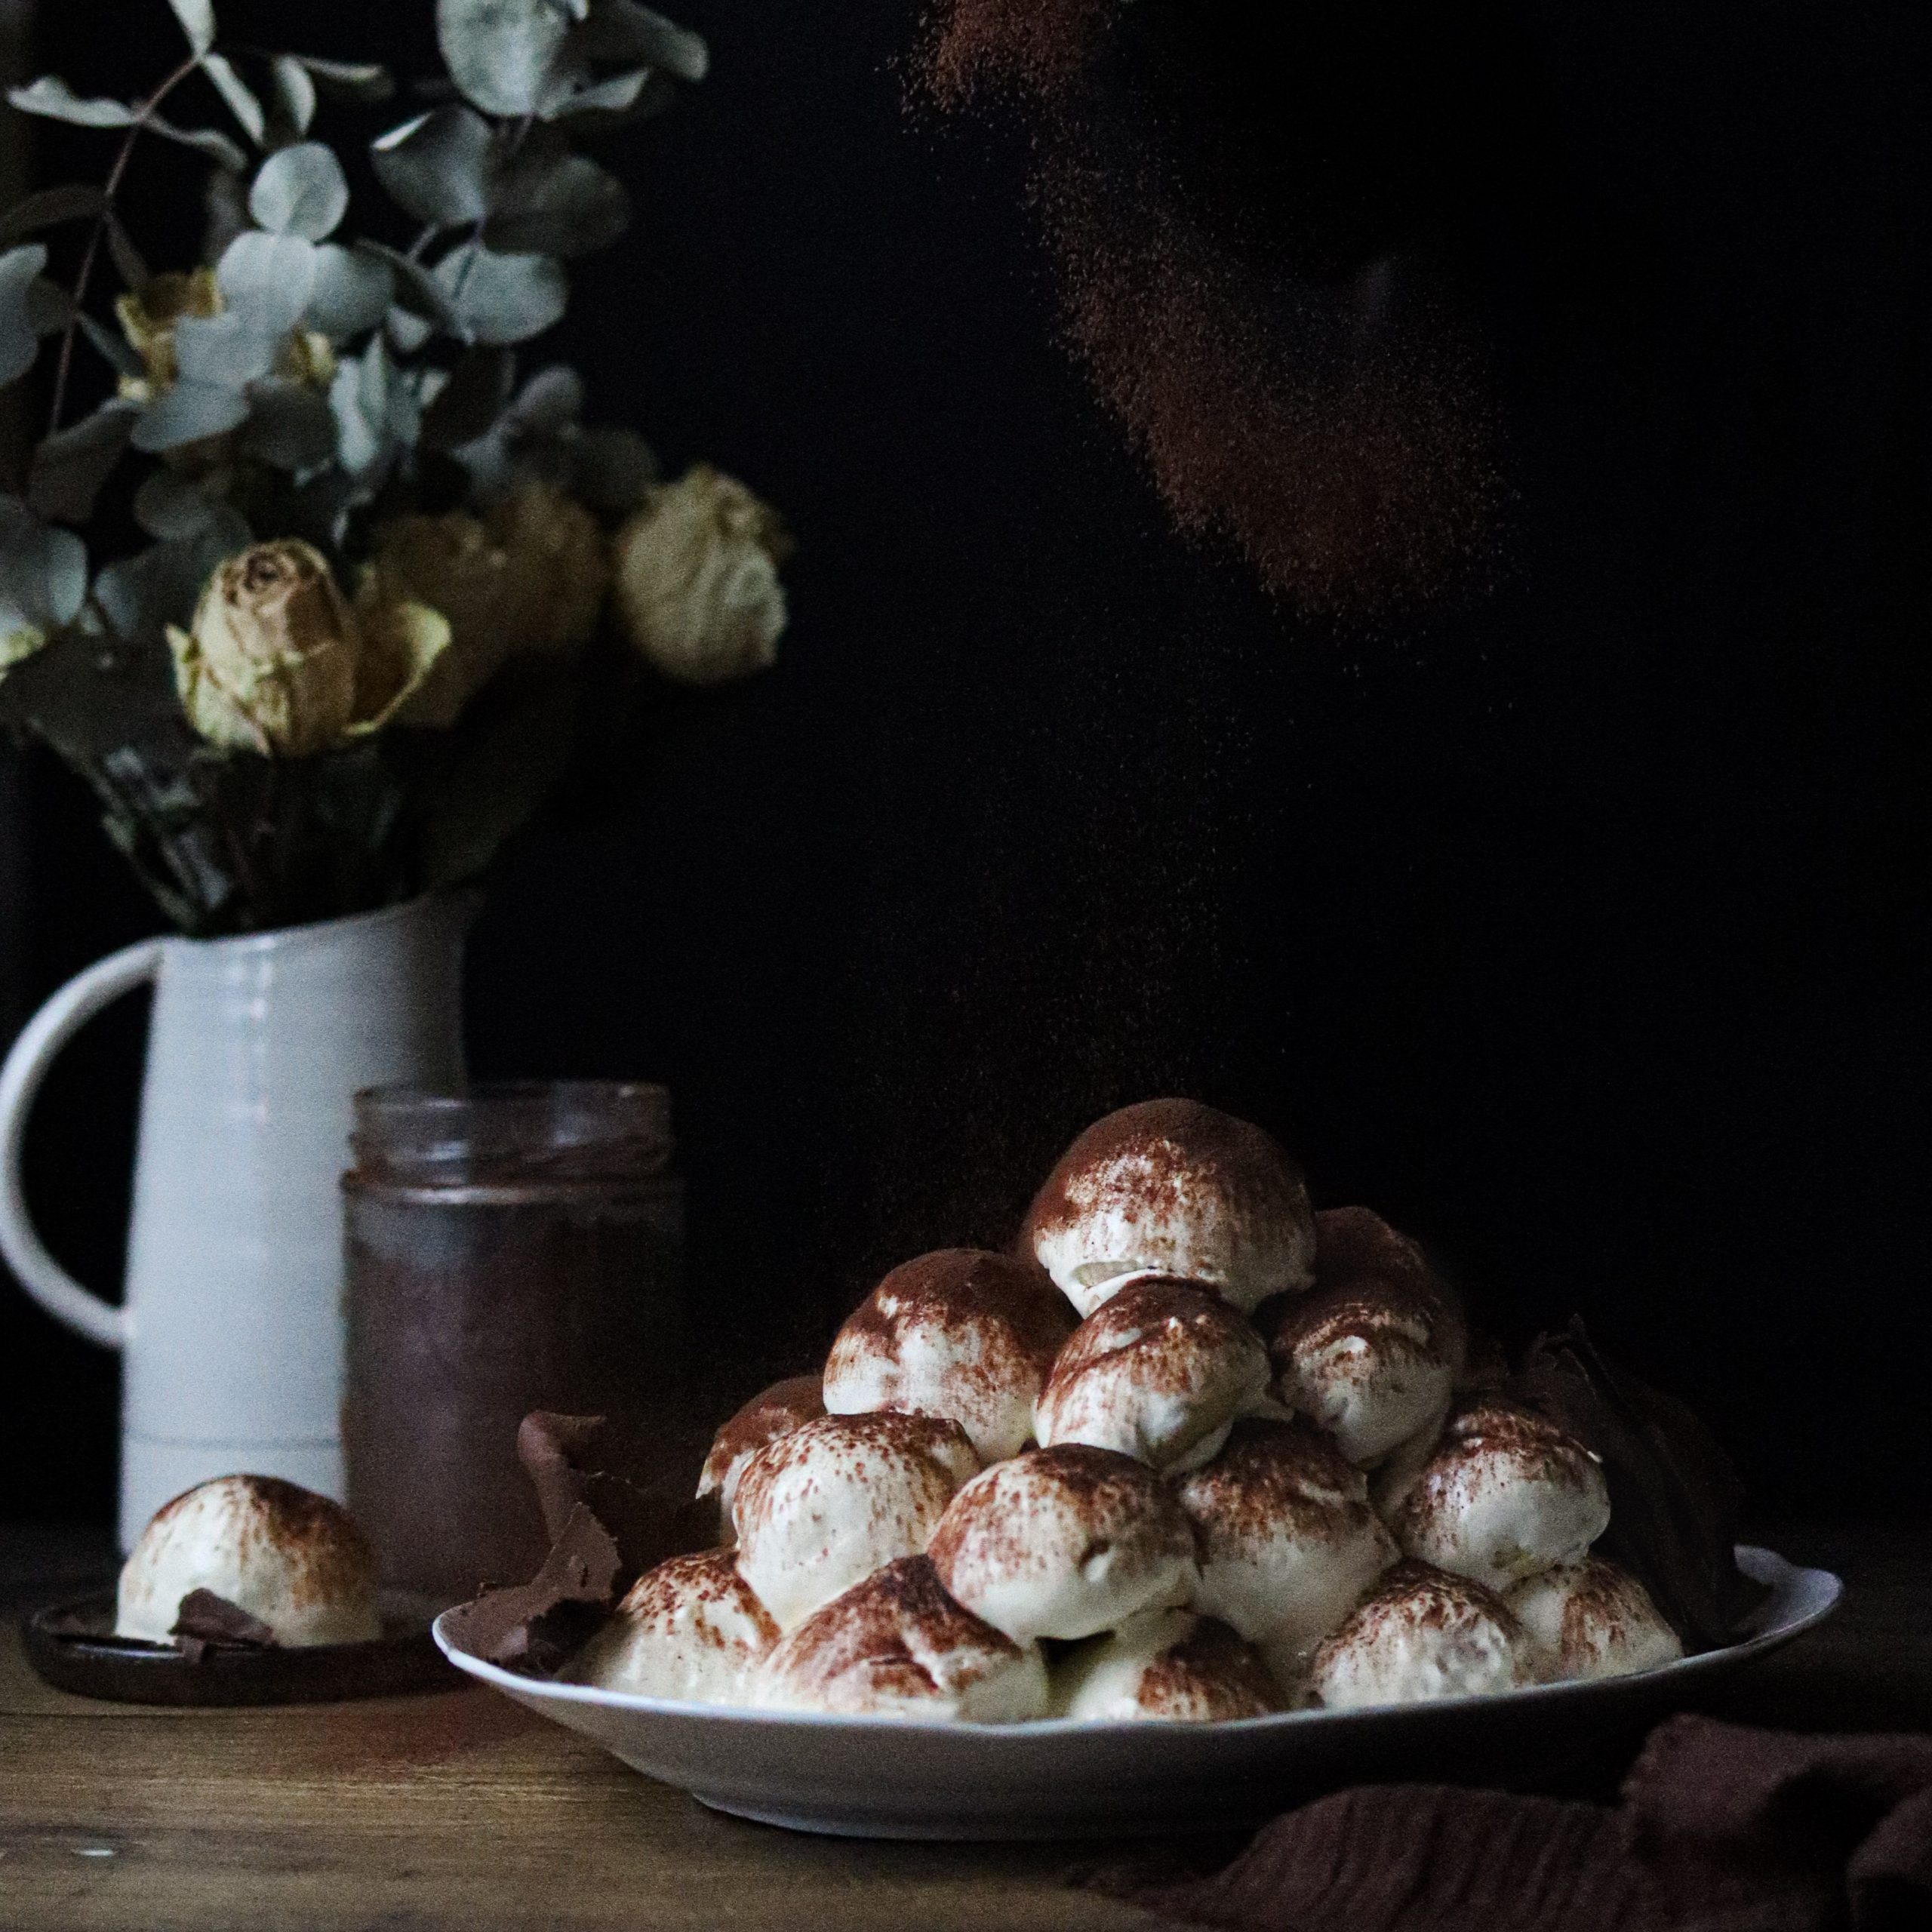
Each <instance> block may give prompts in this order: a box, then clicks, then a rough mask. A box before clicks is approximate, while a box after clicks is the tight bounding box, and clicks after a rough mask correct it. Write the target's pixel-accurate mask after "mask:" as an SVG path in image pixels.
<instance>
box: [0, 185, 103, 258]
mask: <svg viewBox="0 0 1932 1932" xmlns="http://www.w3.org/2000/svg"><path fill="white" fill-rule="evenodd" d="M106 205H107V197H106V195H105V194H104V193H103V192H102V191H101V190H100V189H98V188H97V187H95V186H94V185H93V184H92V183H91V182H86V181H70V182H69V183H66V185H65V186H63V187H59V188H42V189H40V191H39V192H38V193H37V194H32V195H28V196H26V198H25V199H24V200H23V201H18V202H15V203H14V205H13V206H12V207H11V208H9V209H8V211H7V212H6V214H5V216H4V217H0V247H4V246H7V245H11V244H12V243H14V242H17V241H18V240H19V239H20V237H21V236H22V235H31V234H32V233H33V232H34V231H35V229H41V228H54V227H57V226H58V225H59V224H60V223H62V222H63V221H85V220H90V219H91V218H92V217H94V216H95V215H97V214H100V211H101V210H102V209H103V208H106Z"/></svg>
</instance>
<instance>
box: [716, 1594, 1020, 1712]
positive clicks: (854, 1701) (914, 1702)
mask: <svg viewBox="0 0 1932 1932" xmlns="http://www.w3.org/2000/svg"><path fill="white" fill-rule="evenodd" d="M753 1695H754V1697H755V1701H756V1702H757V1703H758V1704H760V1705H761V1706H765V1707H767V1708H769V1709H777V1710H799V1711H830V1712H841V1713H844V1714H845V1715H852V1716H871V1717H896V1718H915V1719H923V1720H926V1721H931V1720H933V1719H935V1718H938V1719H942V1720H964V1721H968V1722H973V1723H980V1724H1011V1723H1018V1722H1021V1721H1024V1720H1026V1718H1036V1717H1039V1716H1041V1715H1043V1714H1044V1712H1045V1709H1046V1703H1047V1670H1046V1663H1045V1661H1044V1659H1043V1658H1042V1657H1041V1654H1040V1650H1039V1647H1038V1644H1016V1643H1014V1642H1013V1641H1012V1640H1011V1638H1007V1637H1004V1636H1002V1635H1001V1634H1000V1632H998V1631H997V1630H995V1629H993V1628H992V1626H991V1625H990V1624H988V1623H983V1622H982V1621H981V1620H980V1619H979V1618H978V1617H975V1616H974V1615H973V1614H972V1613H971V1611H968V1610H966V1609H964V1608H963V1607H961V1605H960V1604H957V1603H955V1601H953V1599H952V1598H951V1597H949V1595H947V1594H946V1591H945V1590H944V1589H943V1588H942V1587H941V1586H940V1580H939V1578H938V1577H937V1574H935V1572H934V1568H933V1565H932V1564H931V1561H930V1560H929V1559H928V1558H926V1557H924V1556H913V1557H905V1558H900V1559H899V1560H898V1561H896V1562H893V1563H889V1564H887V1565H886V1566H885V1567H884V1569H882V1570H880V1571H876V1572H875V1574H873V1575H872V1576H870V1577H866V1579H865V1580H863V1582H861V1583H857V1584H854V1586H853V1587H852V1588H851V1589H849V1590H848V1591H846V1592H844V1595H841V1596H839V1597H837V1598H835V1599H834V1600H833V1601H832V1602H830V1603H829V1604H826V1605H824V1606H823V1607H822V1608H821V1609H820V1610H818V1611H816V1612H815V1613H814V1614H813V1615H812V1616H811V1617H808V1618H807V1619H806V1620H805V1621H804V1623H801V1624H800V1625H799V1626H798V1628H797V1629H795V1630H794V1631H792V1632H791V1633H790V1634H789V1635H788V1636H786V1638H784V1639H783V1641H781V1642H780V1644H778V1646H777V1648H776V1649H774V1651H772V1652H771V1655H770V1656H769V1657H767V1658H766V1660H764V1663H763V1665H762V1666H760V1668H759V1669H758V1673H757V1675H756V1678H755V1682H754V1684H753Z"/></svg>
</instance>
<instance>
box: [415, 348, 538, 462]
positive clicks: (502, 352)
mask: <svg viewBox="0 0 1932 1932" xmlns="http://www.w3.org/2000/svg"><path fill="white" fill-rule="evenodd" d="M515 374H516V360H515V357H514V356H512V355H511V353H510V352H509V350H508V349H471V350H470V351H469V352H468V353H467V354H466V355H464V356H463V358H462V360H461V361H459V362H458V363H457V365H456V367H455V368H454V369H453V370H451V371H450V377H449V380H448V382H446V383H444V385H443V386H442V387H441V389H438V391H437V392H436V395H435V400H434V401H432V402H431V403H430V404H429V406H428V407H427V408H426V409H425V410H424V411H423V432H422V438H421V445H422V447H423V448H424V449H426V450H453V449H455V448H458V447H459V446H460V445H462V444H464V443H467V442H472V441H475V438H477V437H478V436H480V435H483V434H485V432H486V431H488V429H489V427H490V426H491V424H492V423H494V422H495V421H496V420H497V417H498V416H499V415H500V414H502V413H503V405H504V404H506V402H508V401H509V397H510V384H511V383H512V380H514V378H515Z"/></svg>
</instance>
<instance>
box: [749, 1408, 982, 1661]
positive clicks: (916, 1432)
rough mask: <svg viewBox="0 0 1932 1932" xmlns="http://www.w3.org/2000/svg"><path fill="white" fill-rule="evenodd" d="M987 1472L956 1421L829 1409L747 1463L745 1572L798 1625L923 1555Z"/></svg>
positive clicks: (781, 1621) (779, 1615)
mask: <svg viewBox="0 0 1932 1932" xmlns="http://www.w3.org/2000/svg"><path fill="white" fill-rule="evenodd" d="M979 1468H980V1459H979V1457H977V1455H975V1454H974V1453H973V1445H972V1443H971V1441H969V1440H968V1437H967V1435H966V1432H965V1431H964V1429H961V1427H960V1426H959V1425H958V1423H956V1422H949V1421H944V1420H940V1419H938V1418H936V1417H931V1416H903V1415H878V1416H820V1417H818V1418H817V1420H815V1421H812V1422H808V1423H805V1424H804V1426H802V1427H801V1428H798V1429H793V1430H792V1432H790V1433H789V1435H780V1436H777V1437H774V1438H773V1440H772V1441H769V1442H768V1443H767V1444H765V1445H764V1447H763V1448H762V1449H761V1450H759V1451H758V1453H757V1454H756V1455H755V1456H754V1457H752V1459H751V1460H750V1462H749V1463H747V1464H746V1468H745V1472H744V1474H743V1476H742V1477H741V1478H740V1480H739V1483H738V1492H737V1499H736V1500H735V1502H734V1504H733V1506H732V1510H731V1519H732V1522H733V1524H734V1526H735V1527H736V1528H737V1533H738V1556H737V1562H738V1567H739V1569H740V1571H743V1574H744V1577H745V1580H746V1582H747V1583H749V1584H750V1585H751V1586H752V1589H754V1590H755V1592H757V1593H758V1599H759V1601H761V1602H762V1603H763V1604H764V1606H765V1607H766V1608H767V1609H768V1611H770V1612H771V1614H772V1616H773V1617H775V1618H776V1619H777V1622H778V1625H779V1627H780V1629H788V1630H789V1629H790V1628H791V1627H792V1625H793V1624H795V1623H799V1622H801V1621H802V1620H804V1618H806V1617H809V1616H811V1614H812V1612H813V1611H815V1610H817V1609H818V1608H819V1607H820V1605H821V1604H826V1603H829V1602H830V1601H831V1600H832V1598H834V1597H835V1596H837V1595H839V1594H840V1593H841V1592H842V1591H844V1590H847V1589H850V1588H851V1586H852V1585H853V1584H854V1583H858V1582H859V1581H860V1580H862V1579H863V1578H864V1577H869V1576H870V1575H871V1574H872V1572H873V1571H875V1570H878V1569H881V1568H882V1567H884V1565H885V1564H888V1563H890V1562H891V1561H893V1560H894V1558H896V1557H900V1556H915V1555H923V1554H924V1550H925V1547H926V1545H927V1544H928V1543H929V1542H930V1541H931V1539H932V1534H933V1531H934V1530H936V1529H937V1527H939V1521H940V1518H941V1517H942V1516H943V1515H945V1513H946V1505H947V1504H948V1503H950V1502H951V1501H952V1498H953V1495H954V1493H955V1491H957V1490H958V1488H959V1487H960V1485H961V1484H962V1483H964V1482H965V1481H968V1478H971V1477H972V1476H974V1475H977V1474H978V1472H979Z"/></svg>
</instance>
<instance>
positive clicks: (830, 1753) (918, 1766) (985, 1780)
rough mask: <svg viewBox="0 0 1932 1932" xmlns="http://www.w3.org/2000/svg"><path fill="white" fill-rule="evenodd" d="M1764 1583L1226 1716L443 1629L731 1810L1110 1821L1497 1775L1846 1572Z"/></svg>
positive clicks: (451, 1651) (1187, 1824)
mask: <svg viewBox="0 0 1932 1932" xmlns="http://www.w3.org/2000/svg"><path fill="white" fill-rule="evenodd" d="M1737 1556H1738V1561H1739V1563H1740V1564H1741V1566H1742V1567H1743V1569H1744V1571H1745V1572H1746V1574H1748V1575H1749V1576H1750V1577H1753V1578H1755V1579H1756V1580H1758V1582H1760V1583H1765V1584H1767V1585H1769V1586H1770V1597H1769V1598H1768V1599H1767V1601H1766V1602H1765V1603H1764V1605H1763V1606H1762V1607H1761V1609H1760V1610H1759V1611H1758V1614H1757V1616H1756V1617H1755V1620H1754V1622H1753V1627H1752V1632H1751V1634H1750V1635H1749V1636H1747V1637H1746V1638H1744V1639H1743V1641H1741V1642H1739V1643H1737V1644H1732V1645H1730V1647H1728V1648H1727V1649H1724V1650H1721V1651H1707V1652H1706V1653H1705V1654H1703V1656H1701V1657H1687V1658H1685V1659H1684V1660H1682V1661H1681V1663H1673V1664H1667V1665H1666V1666H1664V1667H1663V1669H1660V1670H1652V1671H1646V1672H1643V1673H1642V1674H1641V1675H1638V1676H1635V1677H1620V1678H1609V1679H1607V1680H1605V1681H1601V1682H1599V1683H1594V1684H1543V1685H1539V1686H1537V1687H1535V1688H1534V1689H1531V1690H1512V1691H1509V1692H1507V1693H1505V1694H1502V1695H1500V1696H1492V1697H1462V1698H1456V1699H1452V1700H1448V1701H1446V1702H1444V1703H1432V1704H1401V1705H1395V1706H1389V1707H1387V1708H1386V1709H1376V1710H1366V1711H1320V1710H1315V1711H1292V1712H1286V1713H1284V1714H1283V1715H1280V1716H1278V1717H1266V1718H1244V1719H1242V1720H1241V1721H1239V1722H1238V1723H1230V1724H1160V1723H1140V1724H1084V1723H1074V1722H1070V1721H1066V1720H1064V1719H1063V1720H1059V1721H1053V1722H1048V1723H1040V1724H917V1723H910V1722H907V1721H904V1720H903V1719H899V1718H843V1717H819V1716H814V1715H794V1714H792V1713H791V1712H786V1713H783V1714H782V1715H781V1714H780V1713H777V1712H765V1711H750V1710H737V1709H729V1708H726V1707H724V1706H718V1705H715V1704H687V1703H670V1702H668V1701H666V1700H663V1699H660V1698H655V1697H625V1696H623V1695H621V1694H618V1693H617V1692H614V1691H608V1690H594V1689H592V1688H589V1687H587V1686H585V1685H582V1684H551V1683H546V1682H545V1681H543V1680H541V1679H540V1678H529V1677H521V1676H519V1675H517V1674H516V1672H514V1671H509V1670H503V1669H500V1668H499V1667H498V1666H496V1665H494V1664H490V1663H485V1662H484V1661H483V1660H481V1658H479V1657H471V1656H469V1655H468V1654H466V1653H465V1652H464V1651H460V1650H459V1649H457V1647H455V1645H454V1644H452V1643H451V1641H450V1638H449V1636H448V1632H447V1630H446V1628H445V1626H446V1624H447V1623H448V1618H447V1617H442V1618H439V1619H438V1621H437V1623H436V1626H435V1637H436V1641H437V1643H438V1644H439V1645H440V1646H441V1648H442V1651H443V1654H445V1656H446V1657H448V1659H449V1660H450V1661H451V1663H453V1664H454V1665H455V1666H457V1668H458V1669H460V1670H464V1671H467V1672H469V1675H471V1676H472V1677H475V1678H480V1679H481V1681H483V1682H484V1683H485V1684H491V1685H493V1686H494V1687H495V1688H496V1689H497V1690H500V1691H502V1692H503V1694H505V1696H506V1697H514V1698H515V1700H517V1702H518V1703H520V1704H527V1705H528V1706H529V1707H530V1709H532V1710H533V1711H537V1712H541V1713H542V1714H543V1715H544V1716H545V1717H546V1718H553V1719H554V1720H555V1721H556V1722H557V1723H558V1724H564V1725H565V1726H567V1727H568V1728H569V1729H571V1730H579V1731H582V1732H583V1734H584V1735H585V1736H586V1737H592V1738H595V1740H596V1741H597V1742H598V1743H599V1744H601V1745H602V1746H604V1747H605V1749H606V1750H608V1751H611V1752H614V1753H615V1754H616V1755H617V1756H618V1757H619V1758H622V1759H623V1761H624V1762H625V1763H626V1764H629V1765H631V1766H632V1767H634V1768H635V1769H636V1770H640V1771H642V1772H644V1773H645V1774H646V1775H647V1776H648V1777H654V1778H660V1779H662V1780H663V1781H664V1782H665V1783H666V1784H671V1785H675V1786H678V1788H679V1789H681V1790H684V1791H688V1792H690V1793H691V1795H692V1796H693V1797H694V1798H697V1799H698V1800H699V1801H700V1802H702V1803H703V1804H709V1805H711V1806H712V1807H715V1809H717V1810H721V1811H731V1812H735V1813H737V1814H738V1815H739V1816H740V1817H746V1818H756V1819H759V1820H762V1821H764V1823H768V1824H774V1825H786V1826H791V1827H792V1828H793V1829H795V1830H798V1831H807V1832H834V1833H837V1834H839V1835H843V1836H848V1837H855V1838H1069V1837H1098V1836H1112V1835H1119V1834H1123V1833H1131V1832H1148V1831H1164V1832H1172V1831H1177V1830H1186V1829H1190V1828H1192V1829H1199V1828H1202V1827H1212V1826H1232V1825H1240V1824H1243V1823H1249V1822H1251V1821H1254V1820H1257V1819H1260V1818H1262V1817H1266V1816H1267V1815H1269V1814H1271V1813H1272V1812H1273V1811H1275V1810H1278V1809H1279V1808H1281V1805H1282V1804H1284V1803H1286V1802H1288V1801H1292V1800H1293V1799H1294V1798H1298V1797H1308V1796H1311V1795H1314V1794H1315V1792H1319V1791H1321V1790H1325V1789H1334V1788H1336V1787H1337V1786H1341V1785H1343V1784H1349V1783H1358V1782H1360V1781H1362V1780H1374V1779H1381V1780H1389V1779H1392V1778H1402V1779H1412V1778H1421V1779H1427V1778H1442V1777H1456V1776H1457V1775H1458V1774H1459V1773H1460V1775H1461V1776H1462V1777H1464V1778H1468V1777H1471V1776H1472V1775H1475V1776H1477V1777H1494V1778H1499V1779H1500V1778H1503V1777H1522V1776H1525V1775H1527V1774H1529V1772H1530V1770H1531V1768H1532V1767H1537V1766H1549V1767H1555V1766H1557V1765H1560V1764H1561V1763H1562V1762H1563V1761H1564V1760H1565V1759H1566V1758H1571V1757H1574V1756H1575V1755H1577V1754H1578V1753H1580V1752H1582V1751H1583V1750H1584V1749H1586V1748H1587V1747H1588V1746H1589V1745H1590V1744H1591V1743H1592V1742H1593V1741H1595V1740H1598V1739H1600V1738H1601V1737H1604V1735H1606V1734H1611V1735H1614V1734H1617V1733H1620V1732H1622V1731H1623V1730H1626V1729H1630V1728H1635V1727H1641V1726H1642V1725H1644V1724H1647V1723H1648V1722H1650V1721H1652V1720H1654V1718H1657V1717H1659V1716H1660V1715H1663V1713H1664V1712H1666V1711H1668V1710H1669V1709H1672V1707H1673V1706H1675V1705H1677V1704H1678V1703H1682V1702H1684V1701H1686V1700H1687V1699H1688V1698H1689V1697H1690V1696H1691V1694H1693V1693H1694V1692H1695V1691H1697V1690H1701V1689H1702V1688H1703V1687H1706V1686H1707V1685H1708V1684H1710V1682H1711V1681H1712V1680H1713V1679H1714V1678H1719V1677H1721V1676H1724V1675H1727V1674H1728V1673H1730V1672H1733V1671H1735V1670H1737V1669H1738V1668H1739V1667H1740V1666H1742V1665H1744V1664H1746V1663H1750V1662H1751V1661H1752V1660H1754V1659H1755V1658H1758V1657H1762V1656H1764V1654H1766V1653H1767V1652H1768V1651H1774V1650H1777V1649H1778V1648H1779V1647H1780V1646H1782V1645H1783V1644H1788V1643H1789V1642H1790V1641H1792V1638H1795V1637H1797V1636H1798V1635H1801V1634H1802V1633H1803V1632H1804V1631H1807V1630H1808V1629H1810V1628H1811V1627H1812V1626H1813V1625H1814V1624H1816V1623H1820V1622H1821V1621H1822V1620H1823V1619H1824V1618H1825V1617H1828V1616H1829V1615H1830V1614H1831V1612H1832V1610H1833V1609H1834V1608H1835V1607H1836V1606H1837V1604H1838V1599H1839V1598H1840V1597H1841V1596H1842V1595H1843V1594H1844V1585H1843V1584H1842V1583H1841V1582H1840V1581H1839V1580H1838V1578H1837V1577H1835V1576H1833V1575H1832V1574H1831V1572H1830V1571H1826V1570H1804V1569H1800V1568H1798V1567H1797V1566H1796V1565H1795V1564H1790V1563H1787V1562H1786V1561H1785V1560H1784V1558H1783V1557H1781V1556H1778V1555H1774V1554H1773V1552H1770V1550H1767V1549H1754V1548H1752V1547H1750V1546H1748V1545H1740V1546H1739V1549H1738V1552H1737Z"/></svg>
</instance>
